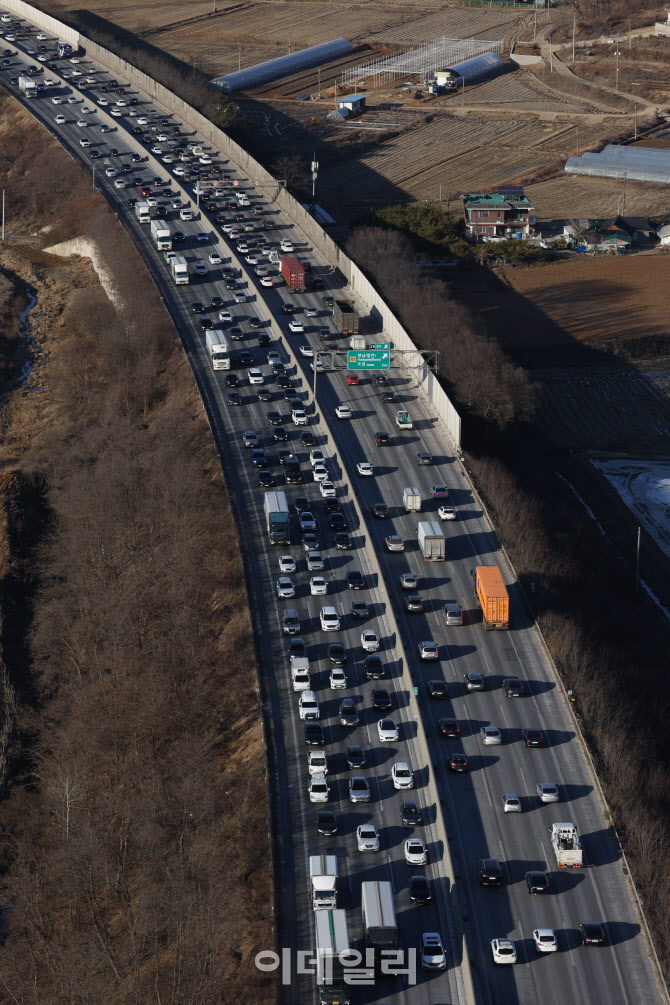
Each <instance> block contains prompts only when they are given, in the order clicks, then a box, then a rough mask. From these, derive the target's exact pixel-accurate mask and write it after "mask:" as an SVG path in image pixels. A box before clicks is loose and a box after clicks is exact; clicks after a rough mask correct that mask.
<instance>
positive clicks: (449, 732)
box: [437, 719, 461, 737]
mask: <svg viewBox="0 0 670 1005" xmlns="http://www.w3.org/2000/svg"><path fill="white" fill-rule="evenodd" d="M437 728H438V730H439V732H440V735H441V736H447V737H458V736H460V735H461V727H460V726H459V725H458V720H457V719H439V720H438V723H437Z"/></svg>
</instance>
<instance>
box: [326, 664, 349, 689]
mask: <svg viewBox="0 0 670 1005" xmlns="http://www.w3.org/2000/svg"><path fill="white" fill-rule="evenodd" d="M330 686H331V688H332V689H333V691H337V690H339V689H340V688H343V687H346V686H347V675H346V674H345V672H344V670H343V669H342V667H333V669H332V670H331V671H330Z"/></svg>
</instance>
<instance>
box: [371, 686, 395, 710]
mask: <svg viewBox="0 0 670 1005" xmlns="http://www.w3.org/2000/svg"><path fill="white" fill-rule="evenodd" d="M370 699H371V702H372V707H373V708H375V709H377V711H378V712H388V711H389V709H390V708H391V695H390V694H389V693H388V691H387V690H386V688H385V687H373V689H372V691H371V693H370Z"/></svg>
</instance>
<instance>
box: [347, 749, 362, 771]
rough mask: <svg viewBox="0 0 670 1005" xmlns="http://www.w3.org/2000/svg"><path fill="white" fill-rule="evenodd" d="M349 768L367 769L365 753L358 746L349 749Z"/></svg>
mask: <svg viewBox="0 0 670 1005" xmlns="http://www.w3.org/2000/svg"><path fill="white" fill-rule="evenodd" d="M346 756H347V767H348V768H364V767H365V751H364V750H363V748H362V747H359V746H358V744H354V745H352V746H350V747H347V755H346Z"/></svg>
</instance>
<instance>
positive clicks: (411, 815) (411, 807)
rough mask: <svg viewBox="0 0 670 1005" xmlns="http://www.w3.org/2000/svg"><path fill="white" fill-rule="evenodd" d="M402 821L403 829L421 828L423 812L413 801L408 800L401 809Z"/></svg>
mask: <svg viewBox="0 0 670 1005" xmlns="http://www.w3.org/2000/svg"><path fill="white" fill-rule="evenodd" d="M400 819H401V821H402V825H403V827H419V826H420V824H421V811H420V810H419V807H418V806H417V805H416V803H415V802H414V800H413V799H407V800H405V802H403V804H402V806H401V807H400Z"/></svg>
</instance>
